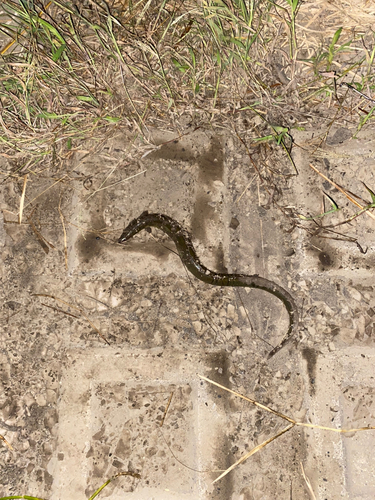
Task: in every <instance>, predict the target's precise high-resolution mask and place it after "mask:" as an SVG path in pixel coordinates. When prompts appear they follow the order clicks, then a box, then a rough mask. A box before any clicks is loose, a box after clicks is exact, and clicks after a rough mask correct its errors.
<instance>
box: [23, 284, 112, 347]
mask: <svg viewBox="0 0 375 500" xmlns="http://www.w3.org/2000/svg"><path fill="white" fill-rule="evenodd" d="M33 296H34V297H48V298H50V299H53V300H56V301H57V302H61V303H62V304H65V305H66V306H68V307H71V308H72V309H75V310H76V311H79V313H80V314H81V316H83V317H84V318H85V320H86V321H87V322H88V323H89V324H90V326H91V328H93V329H94V330H95V331H96V332H97V334H98V335H99V336H100V337H101V338H102V339H103V340H104V342H105V343H106V344H107V345H110V343H109V342H108V340H107V339H106V338H105V337H104V335H103V334H102V333H101V332H100V330H98V328H96V326H95V325H94V323H92V321H91V320H90V319H89V318H88V316H87V315H86V314H85V313H84V312H83V311H82V309H81V308H80V307H77V306H74V305H73V304H70V303H69V302H66V301H65V300H62V299H59V298H58V297H55V296H54V295H48V294H46V293H34V294H33ZM44 305H46V304H44ZM61 312H63V314H67V315H69V316H71V314H70V313H67V312H65V311H61Z"/></svg>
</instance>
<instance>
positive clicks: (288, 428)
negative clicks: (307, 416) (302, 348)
mask: <svg viewBox="0 0 375 500" xmlns="http://www.w3.org/2000/svg"><path fill="white" fill-rule="evenodd" d="M198 376H199V377H200V378H201V379H203V380H206V382H209V383H210V384H213V385H216V387H219V388H220V389H224V390H225V391H227V392H230V393H231V394H234V395H235V396H237V397H239V398H241V399H244V400H245V401H249V402H250V403H252V404H253V405H255V406H257V407H258V408H261V409H263V410H265V411H268V412H269V413H273V414H274V415H277V416H278V417H280V418H282V419H284V420H286V421H288V422H290V425H288V426H287V427H285V428H284V429H283V430H282V431H280V432H279V433H278V434H276V435H275V436H272V437H271V438H269V439H267V441H264V442H263V443H261V444H260V445H258V446H256V447H255V448H253V449H252V450H251V451H250V452H249V453H247V454H246V455H244V456H243V457H241V458H240V459H239V460H238V461H237V462H236V463H235V464H233V465H231V466H230V467H229V468H228V469H227V470H226V471H225V472H223V473H222V474H221V475H220V476H219V477H217V478H216V479H215V480H214V481H213V482H214V483H215V482H216V481H218V480H219V479H221V478H223V477H224V476H225V475H226V474H228V473H229V472H230V471H232V470H233V469H234V468H235V467H236V466H237V465H239V464H240V463H242V462H244V461H245V460H246V459H247V458H249V457H250V456H251V455H254V453H257V452H258V451H259V450H261V449H262V448H264V447H265V446H267V444H269V443H271V442H272V441H274V440H275V439H276V438H278V437H279V436H281V435H282V434H285V433H286V432H288V431H290V430H291V429H293V427H295V426H299V427H308V428H312V429H321V430H326V431H332V432H339V433H350V432H359V431H368V430H375V426H374V427H361V428H359V429H358V428H357V429H335V428H334V427H326V426H322V425H315V424H306V423H303V422H297V421H296V420H294V419H293V418H290V417H288V416H286V415H284V414H282V413H280V412H278V411H276V410H273V409H272V408H270V407H268V406H265V405H263V404H261V403H258V402H257V401H255V400H254V399H250V398H248V397H247V396H243V395H242V394H240V393H238V392H236V391H233V390H232V389H228V388H227V387H225V386H223V385H221V384H218V383H217V382H214V381H213V380H210V379H209V378H207V377H204V376H203V375H198Z"/></svg>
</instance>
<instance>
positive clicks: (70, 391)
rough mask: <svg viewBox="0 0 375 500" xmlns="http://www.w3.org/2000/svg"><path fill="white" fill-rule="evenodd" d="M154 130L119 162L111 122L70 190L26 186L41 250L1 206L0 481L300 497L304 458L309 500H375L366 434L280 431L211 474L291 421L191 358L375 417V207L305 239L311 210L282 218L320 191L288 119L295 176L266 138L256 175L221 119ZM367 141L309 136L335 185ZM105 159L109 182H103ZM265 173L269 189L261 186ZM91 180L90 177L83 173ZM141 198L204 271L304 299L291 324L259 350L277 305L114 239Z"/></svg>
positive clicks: (9, 202) (170, 493) (319, 408)
mask: <svg viewBox="0 0 375 500" xmlns="http://www.w3.org/2000/svg"><path fill="white" fill-rule="evenodd" d="M154 133H155V137H154V139H155V144H156V145H159V146H158V147H155V149H154V151H153V152H152V153H150V154H148V155H147V156H144V153H145V151H144V150H142V151H140V154H139V155H138V157H137V159H136V160H134V162H132V163H131V165H127V164H126V163H125V162H124V154H123V150H122V146H123V145H124V144H126V141H127V137H126V134H123V135H121V136H119V137H117V138H115V139H113V140H111V141H108V143H107V144H106V146H105V149H103V151H101V152H98V153H96V154H95V155H94V154H93V155H91V156H88V157H86V158H84V159H81V158H79V157H77V158H75V160H74V165H72V170H74V172H75V177H74V179H72V180H71V181H70V184H69V186H68V187H66V188H65V186H64V187H63V186H62V185H61V186H60V185H54V186H52V185H53V184H54V182H55V181H54V180H53V179H47V180H46V179H40V178H35V179H33V181H32V182H30V185H29V186H28V191H27V195H28V198H29V199H33V198H35V197H37V200H38V203H39V206H40V207H42V209H41V210H39V211H38V212H37V216H38V221H39V222H40V226H39V227H40V230H41V231H42V233H43V236H44V237H45V238H46V239H47V240H48V241H51V242H52V243H53V245H54V247H55V249H52V248H51V250H50V251H49V253H48V254H47V253H46V252H45V251H44V250H43V248H42V247H41V245H40V242H39V241H38V239H37V238H36V236H35V234H34V233H33V231H32V230H31V229H30V227H29V226H28V225H21V226H19V225H17V224H11V223H7V222H4V220H1V222H0V236H1V237H2V241H1V252H2V259H1V267H0V279H1V287H0V295H1V297H0V298H1V301H2V304H3V307H2V309H1V330H0V331H1V340H2V349H1V353H0V368H1V380H0V381H1V384H2V392H1V393H0V412H1V416H0V434H1V435H3V436H4V437H5V438H6V439H7V441H8V442H9V443H11V444H12V446H13V447H14V452H12V451H10V450H9V449H8V448H7V447H6V446H2V448H1V460H2V468H1V471H0V483H1V484H2V489H1V491H0V492H1V494H2V495H3V496H4V495H20V494H26V495H33V496H39V497H41V498H43V497H44V498H51V499H52V500H58V499H62V498H75V500H79V499H85V498H88V497H89V496H90V495H91V494H92V493H93V492H94V491H95V489H96V488H98V487H99V486H100V485H101V484H103V483H104V482H105V481H106V480H107V479H109V478H110V477H111V476H113V475H115V474H116V473H118V472H121V471H123V472H127V471H130V472H132V473H135V474H140V475H141V478H140V479H138V478H136V477H133V476H128V477H119V478H117V479H116V480H115V481H113V482H112V483H111V484H110V485H109V486H108V487H107V488H105V489H104V490H103V491H102V492H101V496H102V497H108V498H111V499H114V500H119V499H120V498H121V499H126V498H129V499H133V498H134V499H135V498H136V499H146V498H147V499H151V498H154V499H158V498H163V499H174V498H184V499H193V498H194V499H198V498H199V499H200V498H201V499H205V500H206V499H215V500H216V499H219V500H268V499H269V500H274V499H275V498H277V499H288V500H290V499H298V500H307V499H308V498H310V495H309V492H308V490H307V487H306V484H305V481H304V479H303V476H302V474H301V463H302V464H303V465H304V468H305V471H306V473H307V476H308V477H309V478H310V480H311V481H312V485H313V490H314V493H315V496H316V498H317V499H319V500H324V499H326V498H329V499H331V498H332V499H335V498H348V499H351V500H352V499H355V500H359V499H361V500H365V499H366V500H367V499H368V500H369V499H370V498H373V496H374V484H373V477H374V470H373V466H372V461H371V449H372V446H373V444H374V439H375V433H374V432H373V431H366V432H365V433H361V434H355V435H353V436H343V435H340V434H334V433H332V434H331V433H327V432H325V431H324V432H323V431H317V430H315V431H308V432H307V431H304V430H301V429H300V428H294V429H293V430H291V431H290V432H288V433H287V434H285V435H283V436H281V437H280V438H278V439H276V440H275V441H273V442H272V443H271V444H270V445H268V446H267V447H266V448H264V449H262V450H261V451H260V452H259V453H257V454H256V455H254V456H253V457H251V458H250V459H249V460H247V461H246V462H244V463H243V464H241V465H240V466H239V467H237V468H236V469H234V470H233V471H232V472H231V473H230V474H228V476H226V478H225V479H223V480H222V481H220V482H218V483H215V484H214V485H212V481H213V480H214V479H215V478H216V477H217V476H218V475H219V474H220V471H222V470H224V469H226V468H227V467H229V466H230V465H232V464H233V463H234V462H236V461H237V460H238V459H239V458H240V457H241V456H243V455H244V454H246V453H248V452H249V451H250V450H251V449H252V448H253V447H255V446H258V445H260V444H261V443H262V442H264V441H266V440H267V439H269V438H271V437H272V436H275V435H276V434H277V433H278V432H280V431H281V430H282V429H283V428H284V427H285V426H286V425H287V424H286V423H285V422H284V421H283V420H281V419H279V418H277V417H276V416H275V415H271V414H269V413H264V412H262V411H260V410H259V408H255V407H253V406H252V405H251V404H250V403H248V402H246V401H243V400H240V399H237V398H235V397H234V396H230V395H229V394H227V393H226V392H224V391H222V390H220V389H217V388H214V387H210V386H209V385H208V384H207V383H205V382H202V381H201V380H200V379H199V378H198V376H197V374H198V373H202V374H203V375H206V376H208V377H210V378H213V379H214V380H217V381H218V382H220V383H222V384H223V385H225V386H227V387H230V388H232V389H234V390H236V391H238V392H240V393H242V394H244V395H247V396H249V397H251V398H253V399H255V400H257V401H259V402H260V403H262V404H265V405H268V406H270V407H272V408H274V409H275V410H278V411H279V412H281V413H283V414H286V415H288V416H290V417H292V418H295V419H297V420H299V421H311V422H313V423H316V424H321V425H332V426H336V427H340V426H343V427H348V426H351V425H358V426H360V425H361V426H362V425H363V426H366V425H374V410H373V403H372V401H373V392H374V384H373V378H372V377H373V357H374V352H373V350H374V331H375V330H374V328H375V327H374V321H375V312H374V311H375V295H374V288H373V283H372V281H373V280H372V274H371V269H372V268H373V260H374V249H373V245H372V238H373V231H374V229H375V225H374V222H373V221H372V220H371V219H370V218H369V217H367V218H366V219H364V217H363V216H362V218H358V219H354V220H353V222H352V224H351V225H350V226H348V227H350V237H351V238H349V239H348V238H346V240H345V241H342V240H337V239H336V240H327V239H322V238H319V237H318V236H319V235H317V234H315V233H314V232H313V231H312V228H311V226H313V224H314V223H312V224H310V226H308V224H307V225H306V227H305V226H303V225H302V224H300V223H298V224H297V226H298V227H294V226H295V223H296V219H295V218H294V219H293V218H291V217H290V213H293V214H294V215H295V214H296V213H304V214H305V215H306V214H308V213H310V214H311V213H314V214H316V213H319V211H321V209H322V206H321V189H322V188H324V189H326V190H327V189H328V187H329V186H326V185H325V184H323V181H321V179H320V178H319V177H317V176H316V174H315V173H314V172H313V171H312V170H311V168H310V167H309V162H310V161H313V160H314V161H318V160H317V156H316V155H315V156H314V154H313V152H312V150H313V148H312V147H310V146H311V142H310V141H312V136H313V133H314V129H313V127H312V128H311V129H310V131H307V132H304V133H301V134H300V135H299V136H297V134H296V142H297V143H298V144H299V145H301V146H303V148H304V149H303V150H302V147H301V149H300V150H297V151H303V154H302V153H301V154H300V155H298V154H296V157H295V161H296V164H297V165H298V169H299V171H300V175H299V177H295V178H290V177H285V175H284V174H285V172H284V170H285V169H286V170H287V169H288V168H289V166H288V163H287V162H284V163H283V158H282V156H281V154H280V150H278V149H277V148H276V147H275V148H271V147H270V148H269V149H267V155H266V156H264V155H263V156H262V151H260V152H259V153H257V155H258V154H259V156H256V157H254V158H255V160H256V161H257V163H258V164H259V165H262V174H263V179H264V180H263V183H262V182H261V181H259V177H258V176H257V174H256V172H254V171H253V170H251V167H250V166H249V159H248V155H247V152H246V151H243V150H241V144H240V143H239V142H238V141H237V140H236V138H235V137H232V136H230V135H229V134H227V133H222V132H220V133H219V131H205V130H199V131H198V130H191V134H188V135H187V136H185V137H184V138H182V139H178V138H177V139H176V140H173V138H174V134H172V133H165V132H161V131H154ZM346 140H347V141H350V139H346ZM371 141H372V138H371V137H369V136H368V137H364V138H363V139H361V140H359V142H356V141H350V143H351V146H349V145H348V144H346V145H345V148H346V149H345V154H343V153H342V151H343V150H342V145H341V144H337V145H335V144H328V146H327V147H326V148H324V149H322V150H318V153H319V154H321V155H322V156H324V158H325V159H326V160H328V162H329V164H328V166H327V164H326V163H324V162H323V163H322V164H321V165H320V168H321V169H322V170H323V169H324V168H326V169H327V171H326V173H329V174H330V175H332V176H333V177H334V176H336V175H337V176H339V177H340V179H341V182H343V183H344V181H345V182H346V181H347V179H348V178H349V176H351V177H350V179H351V181H353V183H354V188H355V187H356V188H357V189H360V187H361V185H360V182H359V180H363V182H365V183H366V184H367V185H372V182H373V173H372V170H371V165H372V163H371V162H372V159H371V158H372V157H371V151H370V149H371ZM309 148H310V149H309ZM366 148H367V149H366ZM323 153H324V155H323ZM340 154H341V156H340ZM359 154H360V155H362V156H361V158H362V159H363V168H359V167H358V168H357V166H358V162H357V156H358V155H359ZM309 155H310V156H309ZM108 158H110V159H108ZM322 161H323V160H322ZM353 165H355V166H356V167H355V168H354V167H353ZM245 166H246V168H245ZM144 170H146V172H144ZM110 172H112V174H111V187H109V188H108V189H105V190H103V189H100V186H101V185H102V182H103V180H104V179H106V178H107V176H108V174H109V173H110ZM140 172H142V173H141V174H140V175H138V176H137V177H133V178H132V179H130V180H129V181H125V179H127V178H128V177H129V176H133V175H135V174H139V173H140ZM266 174H267V176H268V177H266ZM272 176H276V177H277V183H276V184H277V186H278V189H279V191H278V192H276V191H275V192H270V191H269V186H270V185H275V184H272V183H273V182H274V179H273V178H272ZM88 177H90V179H91V181H92V185H89V184H87V183H84V182H82V179H87V178H88ZM78 179H79V180H78ZM265 179H266V180H267V182H266V180H265ZM336 180H337V179H336ZM51 186H52V187H51ZM90 186H91V187H90ZM1 189H2V191H1V207H2V209H3V210H4V214H5V213H10V212H12V213H17V210H18V206H19V194H18V193H17V192H16V191H15V190H14V185H13V184H11V183H9V184H5V185H4V186H3V187H2V188H1ZM331 194H332V193H331ZM336 194H337V193H336ZM58 206H60V207H61V209H62V211H63V213H64V216H65V220H66V225H67V244H68V246H67V252H68V266H67V268H65V259H64V238H63V230H62V227H61V220H60V216H59V211H58ZM6 210H8V211H9V212H5V211H6ZM143 210H149V211H150V212H152V211H155V212H161V213H167V214H168V215H170V216H171V217H174V218H176V219H177V220H178V221H179V222H180V223H182V224H183V225H184V226H186V227H187V228H188V229H190V230H191V232H192V234H193V239H194V244H195V245H196V249H197V253H198V254H199V255H200V257H201V260H202V261H203V262H204V263H205V264H206V265H207V266H208V267H211V268H212V269H215V270H217V271H222V272H226V271H229V272H241V273H248V274H253V273H258V274H259V275H262V276H264V277H266V278H268V279H271V280H275V281H276V282H277V283H279V284H280V285H282V286H284V287H285V288H288V289H289V290H290V292H291V293H292V295H293V296H294V297H295V299H296V301H297V303H298V306H299V308H300V311H301V324H300V328H299V332H298V336H297V338H295V339H293V341H292V342H290V343H289V344H288V345H287V346H285V348H284V349H283V350H282V351H280V352H279V353H278V355H277V356H275V357H274V358H272V359H271V360H266V354H267V352H268V351H269V350H270V348H271V347H272V346H275V345H277V344H278V342H280V340H281V339H282V338H283V336H284V334H285V331H286V328H287V324H288V318H287V314H286V312H285V310H284V308H283V306H282V304H281V303H280V301H278V300H277V299H275V298H274V297H273V296H271V295H270V294H267V293H262V292H260V291H256V290H249V291H244V290H239V291H234V290H231V289H227V288H224V289H222V288H219V287H216V288H215V287H212V286H209V285H206V284H204V283H201V282H198V281H197V280H195V279H192V277H191V276H189V275H187V274H186V272H185V270H184V268H183V266H182V265H181V262H180V259H179V258H178V257H177V256H176V255H175V254H173V252H171V250H173V244H171V242H170V241H169V240H168V239H167V238H166V237H165V235H163V234H161V233H160V232H157V231H153V232H152V234H151V235H150V234H149V233H147V232H143V233H142V234H139V235H138V236H137V237H135V238H134V239H133V240H132V241H130V242H129V243H127V244H126V245H125V246H119V245H117V244H116V243H115V242H116V239H117V238H118V237H119V235H120V234H121V231H122V229H123V227H124V226H125V225H126V223H127V222H129V221H130V220H131V219H132V218H133V217H136V216H138V215H139V214H140V213H141V212H142V211H143ZM345 210H347V211H349V207H345ZM333 217H337V219H334V220H333V222H337V221H338V220H339V217H340V214H339V215H337V214H334V216H333ZM6 220H7V219H5V221H6ZM364 221H366V223H365V222H364ZM314 230H315V229H314ZM325 235H327V233H325ZM353 238H354V240H353ZM356 239H357V240H358V242H359V243H360V245H361V246H362V247H363V248H366V247H368V251H367V253H365V254H362V253H361V251H360V250H359V248H358V247H357V245H356V243H355V240H356ZM237 292H239V293H237ZM35 294H44V295H43V296H40V295H39V296H36V295H35ZM98 331H99V332H100V334H101V335H102V336H103V337H104V338H105V339H106V340H107V341H108V342H109V344H110V346H107V345H106V344H105V342H104V341H103V338H101V337H100V336H99V334H98ZM172 393H173V397H172V400H171V404H170V407H169V409H168V411H167V412H166V408H167V403H168V400H169V397H170V394H172ZM165 412H166V415H165V420H164V423H163V426H162V427H160V422H161V421H162V419H163V417H164V413H165ZM202 471H204V472H202Z"/></svg>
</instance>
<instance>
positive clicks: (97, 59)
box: [0, 0, 375, 171]
mask: <svg viewBox="0 0 375 500" xmlns="http://www.w3.org/2000/svg"><path fill="white" fill-rule="evenodd" d="M0 8H1V10H0V31H1V32H2V35H3V36H4V37H5V38H6V42H5V44H4V46H3V47H2V48H1V49H0V102H1V116H0V154H3V155H6V157H7V158H11V159H13V160H15V162H16V163H17V169H18V170H19V171H30V168H34V167H35V165H37V164H38V163H42V162H46V160H51V158H57V159H59V160H60V161H63V160H64V158H66V157H69V155H70V154H71V153H72V152H74V151H76V150H77V149H79V148H80V147H81V144H82V143H83V141H87V140H88V139H89V140H99V139H101V138H103V137H106V136H107V135H108V134H110V133H112V131H113V130H117V129H119V128H120V127H126V128H127V129H131V130H134V131H135V132H136V133H137V134H138V133H141V134H142V133H143V132H144V131H146V130H147V126H148V125H149V124H151V123H154V122H155V119H158V120H161V121H162V122H165V123H166V124H169V123H170V122H171V121H175V119H176V117H178V116H179V115H181V114H183V113H189V114H191V115H192V116H193V117H195V119H199V120H200V122H201V123H202V121H203V122H204V121H206V123H207V124H208V123H210V124H211V125H212V124H213V122H221V123H227V125H228V126H230V124H229V122H230V118H231V114H232V113H233V111H234V110H237V112H238V110H239V108H241V109H242V110H244V109H248V110H253V113H254V116H257V115H258V116H259V114H261V115H262V116H264V117H265V120H266V121H267V123H268V124H271V123H272V124H275V126H276V127H281V128H285V127H287V124H286V123H285V109H286V108H293V109H295V110H296V111H298V112H299V111H300V110H301V109H302V108H304V107H305V106H306V105H307V106H308V107H309V108H310V109H314V108H317V107H319V106H321V105H322V104H324V103H325V102H331V100H332V99H333V98H334V97H335V88H334V82H333V79H332V78H329V77H324V76H322V73H323V72H326V73H327V72H329V73H333V72H336V73H337V75H336V76H335V78H337V79H338V80H339V81H340V82H343V81H346V80H349V82H348V83H350V84H352V85H353V86H355V85H360V86H361V88H363V89H365V90H366V91H367V92H369V91H371V90H372V89H374V88H375V82H374V76H373V75H374V72H373V63H374V57H375V49H373V48H372V47H373V46H374V34H373V31H372V29H371V26H372V25H371V22H372V18H371V16H370V15H368V16H367V17H363V16H362V17H361V18H360V21H361V24H360V26H361V30H359V31H358V30H355V29H354V28H353V27H351V26H350V25H349V24H348V23H350V22H352V21H353V19H355V15H356V13H353V14H352V16H351V18H350V19H349V20H348V19H347V18H346V17H345V19H344V18H343V16H344V14H345V13H341V14H340V12H341V11H340V12H338V13H337V20H335V21H336V22H335V23H333V22H332V17H329V18H327V23H326V24H327V25H326V26H322V31H321V34H320V35H316V33H317V32H318V30H316V29H310V26H311V15H312V14H314V12H315V10H314V9H316V8H318V7H316V6H315V4H314V5H312V4H309V3H307V2H302V1H300V0H280V1H277V2H276V1H273V0H228V1H223V0H200V1H192V0H187V1H186V2H180V3H169V2H167V0H163V1H162V2H160V1H156V0H139V1H138V2H128V3H127V5H126V7H125V6H124V3H123V2H117V3H116V2H105V1H103V2H99V1H97V0H91V1H87V0H83V1H80V2H78V1H77V0H52V1H48V2H47V0H45V1H44V0H34V1H30V0H22V1H21V0H4V1H3V2H2V4H1V7H0ZM332 8H335V7H334V6H332ZM340 15H341V18H340ZM358 15H359V14H358ZM344 21H345V23H344ZM323 24H324V23H323ZM343 26H345V28H343ZM325 33H328V35H327V36H326V35H325ZM332 68H334V70H333V69H332ZM289 87H290V88H293V93H288V92H287V90H288V88H289ZM350 94H351V92H349V96H350ZM340 98H341V96H340ZM356 98H357V99H360V97H359V96H356ZM296 99H297V101H296ZM342 99H345V96H344V97H342ZM327 109H329V107H327V106H324V111H325V112H326V113H327ZM333 111H335V110H333ZM343 113H344V110H341V114H343ZM302 114H303V113H302ZM337 118H339V117H337ZM372 118H373V115H372V112H370V113H367V114H366V116H365V117H363V114H359V116H358V119H357V124H356V125H357V126H358V131H360V130H361V128H363V127H364V126H368V125H369V123H370V122H371V121H372ZM280 146H282V143H280ZM20 162H21V165H20Z"/></svg>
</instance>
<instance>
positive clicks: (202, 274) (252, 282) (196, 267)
mask: <svg viewBox="0 0 375 500" xmlns="http://www.w3.org/2000/svg"><path fill="white" fill-rule="evenodd" d="M151 227H156V228H158V229H160V230H161V231H163V232H164V233H165V234H166V235H168V236H169V237H170V238H171V239H172V240H173V242H174V244H175V246H176V250H177V253H178V255H179V257H180V259H181V262H182V263H183V264H184V266H185V267H186V269H187V270H188V271H189V272H190V273H191V274H192V275H193V276H195V277H196V278H198V279H199V280H201V281H203V282H204V283H208V284H210V285H215V286H221V287H222V286H228V287H247V288H258V289H260V290H264V291H266V292H269V293H271V294H272V295H274V296H275V297H277V298H278V299H279V300H281V302H282V303H283V304H284V307H285V309H286V310H287V312H288V315H289V328H288V330H287V332H286V334H285V336H284V338H283V340H282V341H281V342H280V344H279V345H278V346H276V347H274V348H273V349H272V350H271V351H270V352H269V353H268V355H267V357H268V359H269V358H271V357H272V356H274V355H275V354H276V353H277V352H278V351H279V350H280V349H281V348H283V347H284V345H285V344H286V343H287V342H288V341H289V340H290V339H291V338H292V337H293V336H294V335H295V334H296V332H297V328H298V321H299V320H298V308H297V305H296V303H295V301H294V299H293V297H292V296H291V294H290V293H289V292H288V291H287V290H285V288H283V287H281V286H280V285H278V284H277V283H275V282H274V281H270V280H268V279H266V278H262V277H260V276H259V275H258V274H252V275H247V274H227V273H218V272H215V271H211V270H210V269H208V268H207V267H206V266H204V265H203V264H202V263H201V262H200V260H199V258H198V256H197V254H196V251H195V248H194V245H193V243H192V240H191V236H190V233H189V232H188V231H187V230H186V229H184V227H183V226H181V224H179V223H178V222H177V221H176V220H175V219H172V218H171V217H169V216H168V215H164V214H150V213H148V212H147V211H146V212H143V213H142V214H141V215H140V216H139V217H137V218H135V219H133V220H132V221H131V222H130V223H129V224H128V225H127V226H126V227H125V229H124V230H123V232H122V234H121V236H120V238H119V240H118V243H121V244H123V243H125V242H127V241H129V240H130V239H131V238H133V236H135V235H136V234H137V233H139V232H140V231H142V230H143V229H148V228H151Z"/></svg>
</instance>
